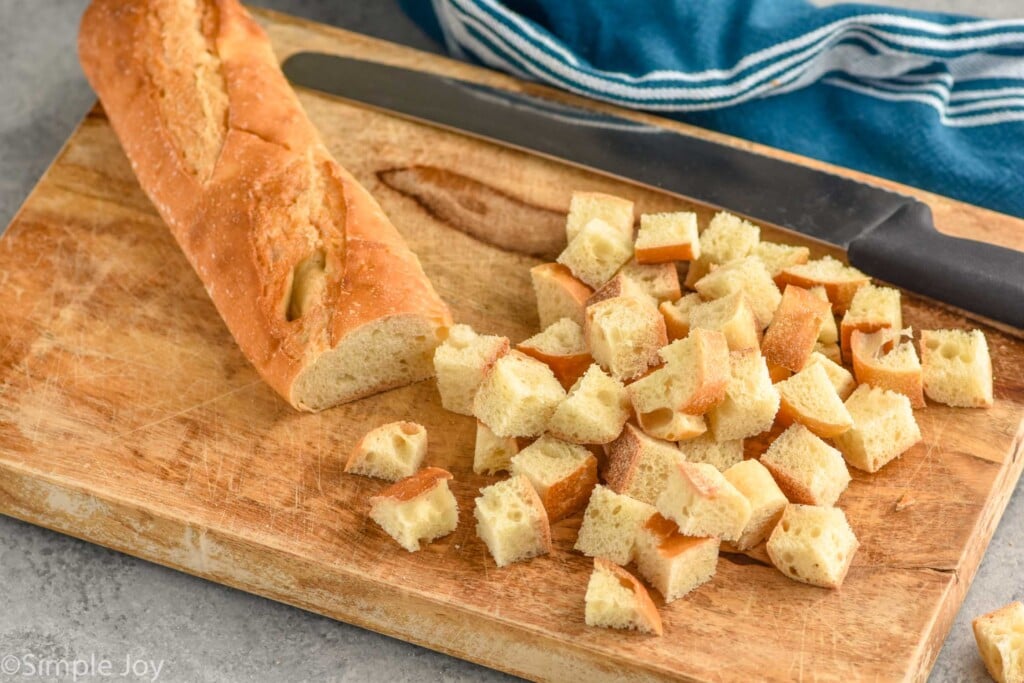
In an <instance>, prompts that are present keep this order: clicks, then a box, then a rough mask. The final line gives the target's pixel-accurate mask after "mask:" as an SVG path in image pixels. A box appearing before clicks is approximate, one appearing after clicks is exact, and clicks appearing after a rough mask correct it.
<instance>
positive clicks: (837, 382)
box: [804, 351, 857, 401]
mask: <svg viewBox="0 0 1024 683" xmlns="http://www.w3.org/2000/svg"><path fill="white" fill-rule="evenodd" d="M811 365H820V366H821V367H822V368H823V369H824V370H825V374H826V375H828V378H829V380H830V381H831V382H832V388H834V389H835V390H836V393H837V394H839V398H841V399H843V400H844V401H845V400H846V399H847V398H848V397H849V396H850V394H852V393H853V390H854V389H856V388H857V381H856V380H855V379H854V378H853V375H852V374H850V371H849V370H847V369H846V368H844V367H843V366H842V365H840V364H839V363H837V362H835V361H834V360H832V359H830V358H828V357H826V356H825V355H824V354H823V353H821V352H820V351H815V352H814V353H812V354H811V356H810V358H808V359H807V365H805V366H804V368H805V369H806V368H807V367H809V366H811Z"/></svg>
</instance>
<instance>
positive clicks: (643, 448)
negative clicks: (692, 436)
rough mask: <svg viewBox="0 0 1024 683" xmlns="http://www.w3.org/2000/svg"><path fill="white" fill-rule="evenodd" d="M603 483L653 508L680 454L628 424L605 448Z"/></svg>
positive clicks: (678, 460)
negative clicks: (605, 463) (605, 460)
mask: <svg viewBox="0 0 1024 683" xmlns="http://www.w3.org/2000/svg"><path fill="white" fill-rule="evenodd" d="M605 453H606V454H607V456H608V463H607V470H606V471H605V472H604V478H605V481H606V482H607V483H608V486H609V487H610V488H611V489H612V490H613V491H615V492H616V493H621V494H623V495H627V496H629V497H630V498H635V499H636V500H639V501H643V502H644V503H647V504H648V505H654V504H655V503H656V502H657V500H658V496H659V495H661V492H662V491H663V490H664V489H665V484H666V483H667V482H668V472H669V470H670V469H671V468H672V467H673V466H675V465H676V464H677V463H680V462H683V455H682V453H680V452H679V449H678V448H676V446H675V444H672V443H669V442H667V441H662V440H660V439H655V438H653V437H650V436H648V435H647V434H645V433H644V432H643V431H641V429H640V428H638V427H637V426H636V425H633V424H631V423H629V422H627V423H626V426H625V427H624V428H623V430H622V434H621V435H620V436H619V438H617V439H616V440H615V441H612V442H611V443H610V444H608V445H607V446H606V447H605Z"/></svg>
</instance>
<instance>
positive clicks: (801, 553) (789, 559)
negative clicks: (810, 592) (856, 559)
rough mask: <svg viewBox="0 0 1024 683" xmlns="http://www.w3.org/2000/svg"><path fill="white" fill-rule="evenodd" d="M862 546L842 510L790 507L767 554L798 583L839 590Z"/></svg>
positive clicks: (774, 533) (775, 532)
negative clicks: (859, 547) (855, 555)
mask: <svg viewBox="0 0 1024 683" xmlns="http://www.w3.org/2000/svg"><path fill="white" fill-rule="evenodd" d="M859 545H860V543H859V542H858V541H857V537H856V536H855V535H854V533H853V529H851V528H850V524H849V522H847V521H846V514H845V513H844V512H843V511H842V510H841V509H839V508H833V507H818V506H814V505H787V506H786V510H785V512H783V513H782V519H780V520H779V523H778V524H776V525H775V529H774V531H772V534H771V536H769V538H768V546H767V550H768V557H769V558H771V561H772V564H774V565H775V567H776V568H777V569H778V570H779V571H780V572H782V573H783V574H785V575H786V576H788V577H789V578H791V579H793V580H794V581H800V582H801V583H809V584H811V585H812V586H821V587H822V588H839V586H841V585H842V584H843V579H845V578H846V573H847V572H848V571H849V570H850V563H852V562H853V556H854V554H855V553H856V552H857V548H858V546H859Z"/></svg>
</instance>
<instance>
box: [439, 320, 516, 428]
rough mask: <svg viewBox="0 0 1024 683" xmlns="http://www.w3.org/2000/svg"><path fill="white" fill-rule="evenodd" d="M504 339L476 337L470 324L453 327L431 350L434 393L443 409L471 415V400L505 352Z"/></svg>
mask: <svg viewBox="0 0 1024 683" xmlns="http://www.w3.org/2000/svg"><path fill="white" fill-rule="evenodd" d="M508 349H509V342H508V338H507V337H499V336H496V335H490V334H477V333H476V332H474V331H473V328H472V327H470V326H469V325H452V327H451V329H450V330H449V333H448V338H447V339H445V340H444V342H443V343H442V344H441V345H440V346H438V347H437V349H436V350H435V351H434V373H435V374H436V375H437V391H438V393H439V394H441V405H442V406H444V409H445V410H450V411H452V412H453V413H459V414H460V415H472V414H473V399H474V397H476V392H477V389H479V388H480V383H481V382H483V381H484V376H485V375H486V374H487V372H488V371H489V370H490V369H491V366H492V365H494V363H495V361H497V360H498V359H499V358H501V357H502V356H504V355H505V354H506V353H508Z"/></svg>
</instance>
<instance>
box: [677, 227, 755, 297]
mask: <svg viewBox="0 0 1024 683" xmlns="http://www.w3.org/2000/svg"><path fill="white" fill-rule="evenodd" d="M760 239H761V229H760V228H758V227H757V226H756V225H753V224H752V223H748V222H747V221H745V220H743V219H742V218H740V217H739V216H734V215H733V214H731V213H727V212H725V211H720V212H718V213H717V214H715V215H714V217H712V219H711V222H710V223H708V227H707V228H705V229H704V232H702V233H701V235H700V258H698V259H697V260H696V261H693V262H692V263H690V270H689V271H687V273H686V286H687V287H693V286H694V284H696V282H697V280H699V279H701V278H702V277H704V276H705V275H707V274H708V272H709V271H710V270H711V266H712V265H717V264H720V263H728V262H729V261H735V260H736V259H740V258H743V257H744V256H747V255H749V254H750V253H751V252H752V251H753V250H754V247H756V246H757V243H758V242H759V241H760Z"/></svg>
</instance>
